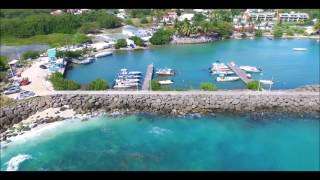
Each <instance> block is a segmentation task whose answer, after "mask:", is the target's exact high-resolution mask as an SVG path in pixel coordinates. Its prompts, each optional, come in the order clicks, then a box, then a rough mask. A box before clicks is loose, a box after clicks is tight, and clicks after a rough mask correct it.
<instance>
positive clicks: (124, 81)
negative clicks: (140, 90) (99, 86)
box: [115, 79, 140, 83]
mask: <svg viewBox="0 0 320 180" xmlns="http://www.w3.org/2000/svg"><path fill="white" fill-rule="evenodd" d="M115 81H116V82H117V83H119V82H121V83H132V82H140V79H116V80H115Z"/></svg>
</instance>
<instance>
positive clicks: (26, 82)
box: [20, 78, 30, 86]
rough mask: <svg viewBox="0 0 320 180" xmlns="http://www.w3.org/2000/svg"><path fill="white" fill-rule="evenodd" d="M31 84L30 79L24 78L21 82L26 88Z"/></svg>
mask: <svg viewBox="0 0 320 180" xmlns="http://www.w3.org/2000/svg"><path fill="white" fill-rule="evenodd" d="M28 84H30V81H29V79H28V78H23V79H22V80H21V81H20V86H26V85H28Z"/></svg>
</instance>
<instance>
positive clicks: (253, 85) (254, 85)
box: [247, 80, 262, 91]
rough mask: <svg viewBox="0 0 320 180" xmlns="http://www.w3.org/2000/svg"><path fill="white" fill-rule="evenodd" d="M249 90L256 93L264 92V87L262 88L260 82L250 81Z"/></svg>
mask: <svg viewBox="0 0 320 180" xmlns="http://www.w3.org/2000/svg"><path fill="white" fill-rule="evenodd" d="M247 88H248V89H250V90H254V91H261V90H262V87H261V86H260V82H259V81H257V80H254V81H250V82H249V83H248V84H247Z"/></svg>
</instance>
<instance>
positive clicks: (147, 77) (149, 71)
mask: <svg viewBox="0 0 320 180" xmlns="http://www.w3.org/2000/svg"><path fill="white" fill-rule="evenodd" d="M152 76H153V64H149V65H148V67H147V72H146V75H145V77H144V81H143V85H142V90H144V91H148V90H150V81H151V79H152Z"/></svg>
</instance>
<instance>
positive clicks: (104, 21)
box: [0, 10, 121, 46]
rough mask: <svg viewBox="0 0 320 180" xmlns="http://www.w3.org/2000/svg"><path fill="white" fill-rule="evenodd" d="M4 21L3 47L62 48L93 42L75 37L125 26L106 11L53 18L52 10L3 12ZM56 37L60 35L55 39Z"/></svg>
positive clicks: (1, 18)
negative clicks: (36, 46)
mask: <svg viewBox="0 0 320 180" xmlns="http://www.w3.org/2000/svg"><path fill="white" fill-rule="evenodd" d="M22 17H23V18H22ZM0 21H1V23H0V29H1V31H0V36H1V43H5V44H31V43H49V44H50V45H54V46H58V45H64V44H70V43H72V44H73V43H79V42H80V43H81V42H85V41H88V40H89V38H88V37H85V36H84V35H83V34H78V35H76V36H73V35H71V34H74V33H76V32H81V33H91V32H93V31H94V30H95V29H98V28H115V27H120V26H121V20H120V19H118V18H117V17H116V16H114V15H112V14H108V13H106V11H105V10H97V11H92V12H90V13H85V14H82V15H71V14H62V15H59V16H52V15H50V14H49V12H48V10H43V11H42V10H38V11H36V10H4V11H3V10H1V15H0ZM53 33H57V34H54V35H52V36H51V34H53ZM45 35H48V37H47V36H45ZM49 35H50V36H49ZM63 36H65V37H63ZM19 38H22V39H19ZM74 38H75V39H74ZM16 41H18V42H16Z"/></svg>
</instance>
